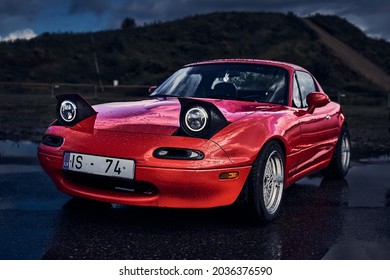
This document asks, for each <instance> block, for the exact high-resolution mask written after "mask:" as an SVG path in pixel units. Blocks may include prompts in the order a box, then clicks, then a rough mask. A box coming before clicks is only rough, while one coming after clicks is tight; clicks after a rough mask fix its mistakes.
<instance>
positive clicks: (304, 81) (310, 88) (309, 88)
mask: <svg viewBox="0 0 390 280" xmlns="http://www.w3.org/2000/svg"><path fill="white" fill-rule="evenodd" d="M295 74H296V77H297V80H298V88H299V91H300V93H301V97H302V103H303V106H302V107H307V102H306V96H307V95H308V94H309V93H311V92H314V91H316V86H315V83H314V80H313V78H312V76H311V75H310V74H309V73H306V72H302V71H296V72H295Z"/></svg>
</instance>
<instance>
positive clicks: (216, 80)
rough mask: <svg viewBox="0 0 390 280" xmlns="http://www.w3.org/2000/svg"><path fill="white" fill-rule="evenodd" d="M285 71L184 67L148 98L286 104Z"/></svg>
mask: <svg viewBox="0 0 390 280" xmlns="http://www.w3.org/2000/svg"><path fill="white" fill-rule="evenodd" d="M287 89H288V87H287V71H286V70H285V69H283V68H280V67H275V66H269V65H259V64H245V63H231V64H229V63H221V64H204V65H195V66H189V67H184V68H181V69H180V70H178V71H177V72H175V73H174V74H173V75H172V76H170V77H169V78H168V79H167V80H166V81H165V82H164V83H162V84H161V85H160V86H159V87H158V88H157V89H156V90H155V91H154V92H153V93H152V94H151V96H182V97H198V98H216V99H233V100H248V101H255V102H266V103H277V104H287V93H288V91H287Z"/></svg>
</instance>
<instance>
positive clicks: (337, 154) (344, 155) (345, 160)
mask: <svg viewBox="0 0 390 280" xmlns="http://www.w3.org/2000/svg"><path fill="white" fill-rule="evenodd" d="M350 158H351V140H350V137H349V132H348V128H347V127H346V126H343V127H342V128H341V131H340V136H339V139H338V141H337V144H336V148H335V151H334V154H333V157H332V160H331V162H330V164H329V166H328V167H327V168H325V169H323V170H322V174H323V175H324V177H326V178H333V179H341V178H344V177H345V176H346V175H347V173H348V169H349V163H350Z"/></svg>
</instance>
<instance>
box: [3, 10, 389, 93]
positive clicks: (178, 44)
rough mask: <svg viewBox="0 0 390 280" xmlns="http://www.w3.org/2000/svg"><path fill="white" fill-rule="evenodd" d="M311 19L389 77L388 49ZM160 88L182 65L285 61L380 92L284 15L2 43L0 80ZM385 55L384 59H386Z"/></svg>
mask: <svg viewBox="0 0 390 280" xmlns="http://www.w3.org/2000/svg"><path fill="white" fill-rule="evenodd" d="M311 20H312V21H313V22H314V23H316V24H317V25H319V26H321V27H322V28H323V29H325V30H327V31H328V32H329V33H331V34H332V35H333V36H335V37H336V38H339V39H340V40H342V41H343V42H345V43H347V44H348V45H350V46H351V47H353V48H354V49H356V50H358V51H359V52H360V53H361V54H363V55H364V56H365V57H367V58H369V59H370V60H371V61H372V62H374V63H375V64H377V65H378V66H379V67H381V68H382V69H383V70H384V71H386V72H387V73H390V56H389V54H390V44H389V43H387V42H386V41H384V40H375V39H372V38H368V37H367V36H366V35H365V34H364V33H362V31H360V30H359V29H358V28H356V27H355V26H353V25H352V24H350V23H349V22H347V21H346V20H344V19H340V18H337V17H329V16H315V17H311ZM94 53H95V54H96V58H97V61H98V66H99V70H100V78H101V80H102V82H103V83H104V84H111V83H112V81H113V80H119V83H120V84H138V85H140V84H148V85H152V84H158V83H160V82H161V81H162V80H163V79H164V77H166V76H167V75H168V74H169V73H171V72H172V71H174V70H175V69H177V68H178V67H180V66H181V65H183V64H186V63H190V62H194V61H199V60H205V59H215V58H259V59H273V60H281V61H287V62H291V63H295V64H298V65H301V66H303V67H305V68H307V69H308V70H310V71H311V72H312V73H313V74H314V75H315V76H316V77H317V79H318V80H319V81H320V83H321V84H322V85H323V87H324V88H325V90H327V91H337V90H348V89H351V88H353V89H355V90H365V89H368V88H369V89H370V90H373V89H374V90H381V88H380V87H379V86H375V85H373V84H372V83H371V82H370V81H369V80H367V79H366V78H364V77H362V76H360V75H359V74H358V73H356V72H355V71H352V70H351V69H350V68H349V67H347V66H346V65H345V64H344V63H343V61H342V60H340V59H339V58H337V57H336V56H334V54H333V53H332V51H331V50H330V49H328V48H327V47H326V46H325V45H324V44H323V43H322V42H321V40H320V39H319V37H318V35H317V33H316V32H314V31H313V30H312V29H310V28H309V27H308V26H307V25H306V24H305V23H304V22H303V20H302V19H301V18H299V17H297V16H295V15H293V14H291V13H289V14H278V13H234V12H233V13H212V14H207V15H201V16H193V17H188V18H184V19H180V20H176V21H171V22H165V23H158V24H153V25H148V26H142V27H135V28H131V29H121V30H109V31H101V32H95V33H78V34H73V33H64V34H48V33H45V34H43V35H41V36H38V37H37V38H35V39H33V40H30V41H16V42H12V43H11V42H3V43H0V63H1V66H2V67H1V68H0V82H1V81H5V82H48V83H55V82H62V83H96V82H97V80H98V77H97V75H96V67H95V60H94ZM384 58H385V59H384Z"/></svg>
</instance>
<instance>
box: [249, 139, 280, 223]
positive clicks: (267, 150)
mask: <svg viewBox="0 0 390 280" xmlns="http://www.w3.org/2000/svg"><path fill="white" fill-rule="evenodd" d="M245 188H246V189H245V190H244V192H245V191H246V197H245V200H246V201H245V202H246V204H247V206H248V208H249V211H250V213H251V215H252V216H254V218H255V220H256V221H259V222H268V221H271V220H273V219H274V218H275V217H276V215H277V214H278V212H279V209H280V205H281V202H282V196H283V188H284V156H283V151H282V149H281V147H280V145H279V144H278V143H277V142H275V141H271V142H268V143H267V144H266V145H265V146H264V147H263V149H262V151H261V152H260V154H259V156H258V157H257V159H256V160H255V162H254V164H253V166H252V170H251V172H250V174H249V177H248V181H247V183H246V186H245Z"/></svg>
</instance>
